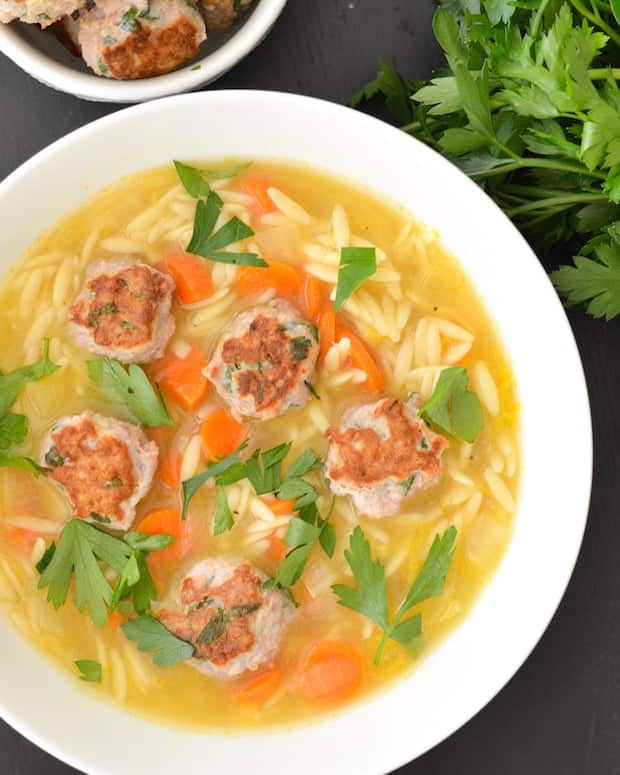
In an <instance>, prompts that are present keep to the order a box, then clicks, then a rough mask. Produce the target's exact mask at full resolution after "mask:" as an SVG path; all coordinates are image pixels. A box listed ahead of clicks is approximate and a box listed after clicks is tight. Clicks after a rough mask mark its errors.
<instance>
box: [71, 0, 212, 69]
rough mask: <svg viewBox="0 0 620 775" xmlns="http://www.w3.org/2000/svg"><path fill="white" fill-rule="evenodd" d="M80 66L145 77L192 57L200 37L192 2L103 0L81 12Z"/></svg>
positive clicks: (201, 26) (201, 25) (202, 33)
mask: <svg viewBox="0 0 620 775" xmlns="http://www.w3.org/2000/svg"><path fill="white" fill-rule="evenodd" d="M77 38H78V42H79V45H80V48H81V51H82V56H83V57H84V60H85V61H86V64H87V65H88V66H89V67H90V68H91V69H92V70H94V71H95V72H96V73H97V74H99V75H103V76H105V77H106V78H126V79H131V78H151V77H152V76H156V75H161V74H163V73H169V72H170V71H171V70H174V69H175V67H179V65H182V64H183V63H184V62H187V61H188V60H190V59H192V58H193V57H195V56H196V54H197V53H198V47H199V46H200V44H201V43H202V41H203V40H205V39H206V32H205V25H204V22H203V20H202V16H201V15H200V13H199V11H198V10H197V8H196V5H195V3H194V2H193V0H150V1H149V0H131V2H127V0H108V2H106V3H98V4H97V5H96V6H95V7H94V8H93V9H92V10H90V11H88V12H85V13H82V14H81V15H80V18H79V21H78V31H77Z"/></svg>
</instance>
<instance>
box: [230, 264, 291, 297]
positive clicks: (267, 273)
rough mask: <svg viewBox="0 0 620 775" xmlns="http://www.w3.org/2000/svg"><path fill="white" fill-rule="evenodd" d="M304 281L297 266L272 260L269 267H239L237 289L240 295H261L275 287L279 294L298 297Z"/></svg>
mask: <svg viewBox="0 0 620 775" xmlns="http://www.w3.org/2000/svg"><path fill="white" fill-rule="evenodd" d="M302 282H303V281H302V276H301V274H300V272H298V271H297V269H295V267H293V266H290V264H284V263H282V262H281V261H270V262H269V266H267V267H258V266H242V267H239V273H238V275H237V291H238V293H239V295H240V296H259V295H260V294H261V293H264V292H265V291H268V290H271V289H273V290H274V291H275V292H276V294H277V295H278V296H288V297H291V298H294V299H297V298H298V297H299V294H300V293H301V287H302Z"/></svg>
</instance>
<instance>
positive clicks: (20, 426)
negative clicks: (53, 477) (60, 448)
mask: <svg viewBox="0 0 620 775" xmlns="http://www.w3.org/2000/svg"><path fill="white" fill-rule="evenodd" d="M59 368H60V366H58V365H57V364H56V363H53V362H52V361H51V360H50V357H49V340H48V339H44V340H43V349H42V353H41V357H40V358H39V360H38V361H35V363H30V364H28V365H27V366H22V367H20V368H19V369H14V370H13V371H9V372H7V373H6V374H3V373H2V372H0V468H19V469H21V470H23V471H29V472H30V473H31V474H34V476H37V477H38V476H39V474H41V473H44V472H45V469H43V468H41V466H40V465H39V464H38V463H36V462H35V461H34V460H32V458H29V457H25V456H24V455H12V454H9V452H8V450H9V448H10V447H11V446H13V445H16V444H22V443H23V442H24V441H25V440H26V436H27V435H28V427H29V421H28V418H27V417H26V415H23V414H16V413H14V412H10V411H9V410H10V409H11V407H12V406H13V404H14V403H15V402H16V401H17V398H18V396H19V394H20V393H21V391H22V390H23V389H24V388H25V387H26V385H27V384H28V383H29V382H36V381H38V380H40V379H43V378H44V377H47V376H48V375H49V374H53V373H54V372H55V371H57V370H58V369H59Z"/></svg>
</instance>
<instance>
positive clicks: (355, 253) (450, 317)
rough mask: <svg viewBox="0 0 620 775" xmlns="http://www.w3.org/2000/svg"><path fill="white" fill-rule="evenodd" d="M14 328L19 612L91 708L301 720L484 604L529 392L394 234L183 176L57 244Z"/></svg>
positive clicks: (443, 258)
mask: <svg viewBox="0 0 620 775" xmlns="http://www.w3.org/2000/svg"><path fill="white" fill-rule="evenodd" d="M206 167H208V169H207V168H206ZM0 301H1V303H0V326H1V328H2V331H3V332H4V335H3V337H2V341H1V342H0V368H1V372H0V610H1V612H2V614H3V615H4V616H5V617H7V618H8V619H9V620H10V621H11V623H12V624H13V625H14V626H15V627H16V628H17V629H18V630H19V631H20V632H21V633H22V634H23V635H24V637H25V638H26V639H27V640H28V641H29V642H30V643H32V644H33V645H34V646H36V647H37V648H39V649H40V650H42V651H43V652H45V653H46V654H47V655H49V656H50V657H51V658H52V659H53V660H55V661H56V662H57V663H59V664H60V665H61V666H62V667H63V668H65V669H66V670H68V671H70V672H71V673H73V674H74V675H75V678H76V680H78V679H80V678H81V679H82V680H83V681H85V682H87V683H88V685H89V689H88V690H89V691H92V692H94V693H96V694H97V695H98V696H104V697H109V698H111V699H114V700H116V701H117V702H119V703H122V705H123V706H124V707H126V708H127V709H130V710H131V711H133V712H137V713H140V714H142V715H145V716H148V717H150V718H153V719H155V720H159V721H162V722H168V723H181V724H183V725H185V726H187V727H192V728H199V729H209V728H222V727H225V728H228V729H230V728H248V727H250V726H256V725H269V724H277V723H287V724H290V723H294V722H295V721H300V720H306V719H308V718H309V717H311V716H313V715H317V714H320V713H325V712H327V711H329V710H331V709H334V708H338V707H342V706H343V705H345V704H346V703H349V702H352V701H355V700H357V699H359V698H362V697H364V696H365V695H367V694H369V693H370V692H372V691H375V690H376V689H378V688H379V687H382V686H386V685H388V684H389V683H390V682H392V681H393V680H394V679H395V678H397V677H399V676H403V675H404V674H405V673H406V672H407V671H409V670H411V669H412V667H413V666H415V665H416V664H417V663H418V662H419V661H420V659H421V658H422V656H423V655H424V654H425V653H427V652H428V650H429V649H430V648H431V647H432V646H433V644H435V643H437V641H438V640H439V639H441V638H442V637H443V636H444V635H445V634H446V633H447V632H448V631H450V630H451V629H452V628H453V627H455V626H456V625H457V624H458V622H459V621H460V620H461V619H462V617H463V616H464V615H465V614H466V613H467V611H468V610H469V609H470V607H471V605H472V603H473V601H474V600H475V597H476V595H477V594H478V593H479V591H480V589H481V587H482V586H483V585H484V583H485V582H486V581H488V580H489V578H490V577H491V575H492V573H493V571H494V569H495V567H496V566H497V564H498V562H499V560H500V558H501V556H502V553H503V551H504V549H505V547H506V545H507V542H508V540H509V538H510V534H511V527H512V519H513V513H514V510H515V496H516V490H517V484H518V476H519V439H518V404H517V400H516V392H515V382H514V377H513V374H512V372H511V369H510V365H509V363H508V360H507V358H506V355H505V354H504V352H503V350H502V347H501V344H500V342H499V339H498V335H497V332H496V330H495V327H494V325H493V322H492V321H491V320H490V319H489V317H488V315H487V313H486V312H485V309H484V306H483V305H482V303H481V302H480V300H479V298H478V297H477V295H476V292H475V290H474V289H473V287H472V286H471V285H470V283H469V282H468V280H467V278H466V276H465V274H464V272H463V270H462V269H461V268H460V267H459V265H458V263H457V262H456V261H455V259H454V258H453V257H451V256H450V255H448V254H447V253H446V251H445V249H444V248H443V247H442V244H441V242H440V240H439V237H438V235H437V234H435V233H433V232H432V231H431V230H430V229H429V228H427V227H425V226H423V225H420V224H419V223H417V222H416V221H415V220H414V218H412V216H411V215H410V214H409V213H407V212H405V211H404V210H402V209H398V208H396V207H394V206H393V205H391V204H390V203H387V202H383V201H379V200H377V199H376V198H374V197H373V196H372V195H370V194H369V193H367V192H365V191H362V190H358V189H357V188H355V187H354V186H352V185H351V184H349V183H347V182H345V181H340V180H336V179H332V178H331V177H329V176H328V175H326V174H324V173H322V172H319V171H315V170H312V169H308V168H305V167H302V166H295V165H287V164H283V163H280V162H271V161H255V162H253V163H251V164H247V163H221V164H217V165H194V164H190V163H180V162H175V165H174V166H173V165H170V167H166V168H160V169H153V170H148V171H145V172H141V173H139V174H136V175H133V176H131V177H129V178H127V179H124V180H122V181H120V182H119V183H118V184H116V185H114V186H112V187H110V188H108V189H106V190H104V191H102V192H100V193H99V194H98V195H97V196H96V197H95V198H94V199H93V200H92V201H90V202H88V204H87V205H85V206H83V207H82V208H80V209H79V210H78V211H76V212H74V213H73V214H71V215H70V216H69V217H68V218H66V219H65V220H64V221H62V222H61V223H59V224H58V225H57V226H56V227H54V228H53V229H51V230H50V231H49V232H48V233H46V234H45V235H44V236H42V237H41V238H40V239H39V240H38V241H37V242H36V243H35V244H34V245H33V246H32V247H31V248H30V249H29V250H28V251H27V253H26V255H24V256H23V257H22V258H21V259H20V260H19V261H18V262H17V264H16V265H15V266H14V267H13V269H12V270H11V271H10V273H9V275H8V277H7V278H6V280H5V281H4V284H3V285H2V287H1V290H0Z"/></svg>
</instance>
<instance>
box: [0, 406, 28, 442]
mask: <svg viewBox="0 0 620 775" xmlns="http://www.w3.org/2000/svg"><path fill="white" fill-rule="evenodd" d="M27 433H28V418H27V417H26V416H25V415H23V414H13V413H11V412H9V414H5V415H3V416H2V417H0V449H8V448H9V447H10V446H11V445H12V444H21V443H22V441H23V440H24V439H25V438H26V434H27Z"/></svg>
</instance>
